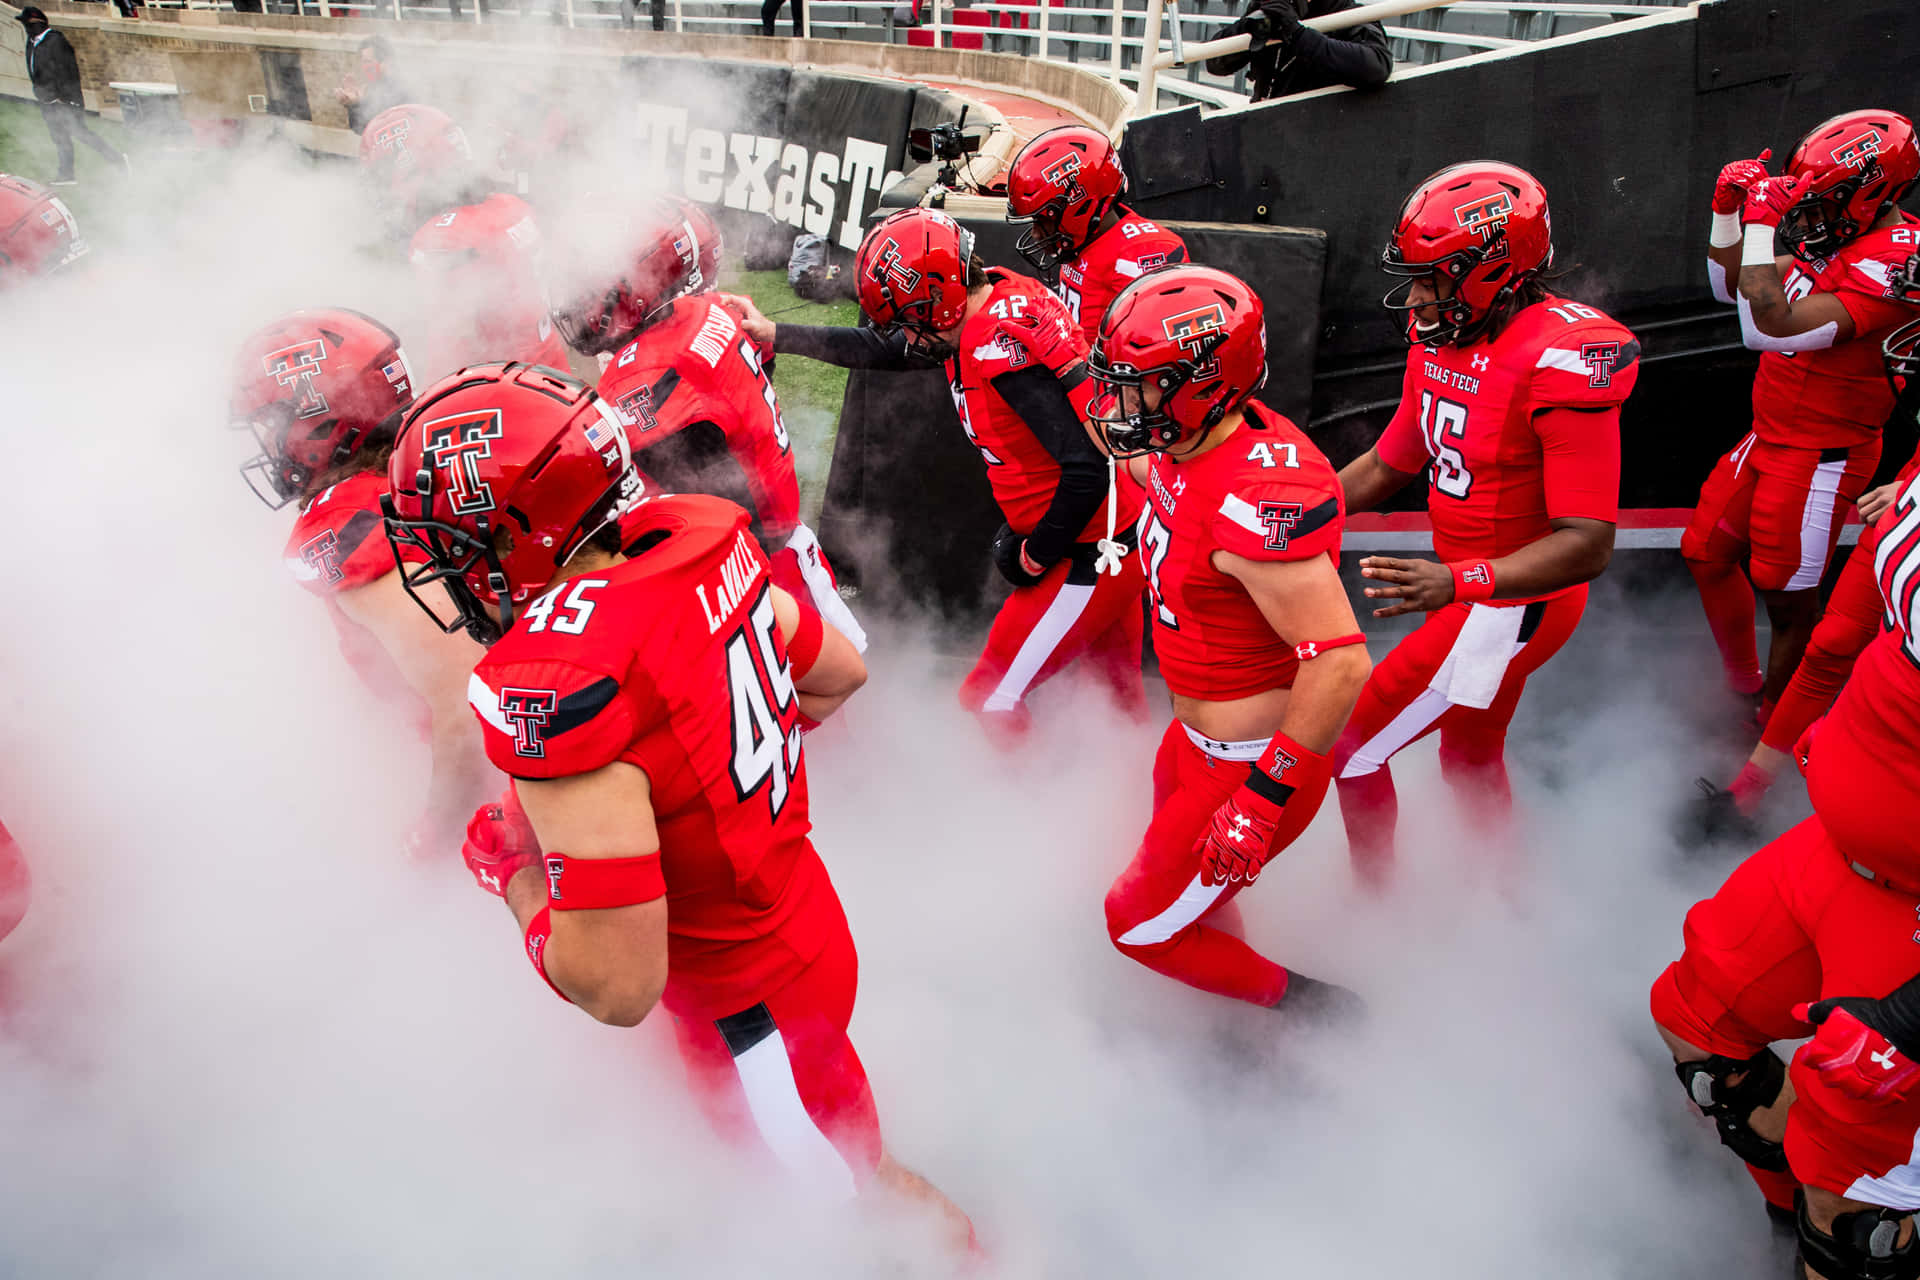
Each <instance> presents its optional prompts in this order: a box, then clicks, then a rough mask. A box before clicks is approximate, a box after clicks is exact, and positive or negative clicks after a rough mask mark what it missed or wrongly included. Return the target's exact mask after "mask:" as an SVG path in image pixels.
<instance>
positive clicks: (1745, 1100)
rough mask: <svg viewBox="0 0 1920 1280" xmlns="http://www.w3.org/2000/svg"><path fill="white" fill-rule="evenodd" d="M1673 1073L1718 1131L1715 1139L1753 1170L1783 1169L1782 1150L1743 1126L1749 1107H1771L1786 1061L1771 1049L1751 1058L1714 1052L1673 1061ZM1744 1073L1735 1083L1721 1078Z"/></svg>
mask: <svg viewBox="0 0 1920 1280" xmlns="http://www.w3.org/2000/svg"><path fill="white" fill-rule="evenodd" d="M1673 1070H1674V1074H1675V1075H1677V1076H1679V1077H1680V1087H1681V1088H1683V1089H1685V1090H1686V1091H1687V1096H1688V1097H1689V1098H1691V1099H1693V1105H1694V1106H1696V1107H1698V1108H1700V1114H1701V1115H1703V1116H1706V1117H1708V1118H1710V1119H1711V1120H1712V1121H1713V1123H1714V1127H1715V1128H1717V1129H1719V1130H1720V1143H1721V1145H1722V1146H1724V1147H1726V1148H1727V1149H1728V1150H1730V1151H1732V1152H1733V1154H1735V1155H1737V1156H1739V1157H1740V1158H1741V1159H1742V1160H1745V1161H1746V1162H1747V1163H1748V1164H1750V1165H1752V1166H1753V1167H1754V1168H1756V1169H1765V1170H1768V1171H1769V1172H1771V1173H1785V1172H1786V1170H1787V1151H1786V1148H1785V1147H1783V1146H1781V1145H1780V1144H1779V1143H1777V1142H1770V1141H1768V1140H1767V1139H1765V1138H1763V1137H1761V1136H1760V1135H1759V1134H1757V1133H1755V1132H1754V1131H1753V1127H1752V1126H1751V1125H1750V1124H1748V1123H1747V1122H1748V1120H1750V1119H1751V1118H1752V1116H1753V1113H1754V1112H1755V1111H1758V1110H1759V1109H1760V1108H1761V1107H1767V1106H1772V1105H1773V1103H1774V1101H1775V1100H1776V1099H1777V1098H1779V1096H1780V1089H1781V1086H1783V1085H1784V1084H1786V1081H1787V1064H1786V1063H1784V1062H1782V1061H1780V1059H1779V1058H1778V1057H1777V1056H1776V1055H1775V1054H1774V1052H1773V1050H1771V1049H1762V1050H1761V1051H1760V1052H1758V1053H1756V1054H1754V1055H1753V1056H1752V1057H1751V1058H1744V1059H1742V1058H1727V1057H1723V1056H1721V1055H1720V1054H1717V1053H1716V1054H1714V1055H1713V1056H1712V1057H1710V1058H1708V1059H1706V1060H1705V1061H1704V1062H1676V1063H1675V1064H1674V1066H1673ZM1743 1071H1744V1072H1745V1073H1746V1079H1744V1080H1742V1081H1741V1082H1740V1083H1739V1084H1736V1085H1729V1084H1728V1083H1727V1077H1728V1076H1731V1075H1738V1074H1740V1073H1741V1072H1743Z"/></svg>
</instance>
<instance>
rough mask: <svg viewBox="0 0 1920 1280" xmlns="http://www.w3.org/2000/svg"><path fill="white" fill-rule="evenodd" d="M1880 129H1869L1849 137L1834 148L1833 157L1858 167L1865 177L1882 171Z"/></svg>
mask: <svg viewBox="0 0 1920 1280" xmlns="http://www.w3.org/2000/svg"><path fill="white" fill-rule="evenodd" d="M1880 142H1881V138H1880V131H1879V130H1878V129H1868V130H1867V131H1866V132H1865V133H1863V134H1861V135H1860V136H1859V137H1857V138H1849V139H1847V140H1846V141H1845V142H1843V143H1841V144H1840V145H1839V146H1837V147H1835V148H1834V149H1833V158H1834V159H1835V160H1838V161H1839V162H1840V163H1841V164H1843V165H1845V166H1847V168H1849V169H1857V170H1859V172H1860V175H1861V176H1862V177H1864V178H1873V177H1877V176H1879V173H1880Z"/></svg>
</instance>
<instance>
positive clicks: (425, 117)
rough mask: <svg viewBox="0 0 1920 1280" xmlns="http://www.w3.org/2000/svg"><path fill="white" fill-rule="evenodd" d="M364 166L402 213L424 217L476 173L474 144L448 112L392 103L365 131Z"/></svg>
mask: <svg viewBox="0 0 1920 1280" xmlns="http://www.w3.org/2000/svg"><path fill="white" fill-rule="evenodd" d="M360 169H361V172H362V173H363V174H365V175H366V178H367V181H368V182H370V183H371V184H372V186H373V188H374V190H375V191H376V192H377V193H378V195H379V198H380V199H382V200H383V201H385V202H387V203H388V204H389V205H390V206H391V207H392V209H393V211H394V213H395V215H396V216H401V217H406V218H416V217H424V216H425V214H426V213H427V212H428V211H429V209H430V208H431V206H433V205H435V204H437V203H439V202H441V201H443V200H445V199H448V198H450V197H451V194H452V193H453V192H456V191H458V190H459V189H460V188H461V187H463V186H465V185H467V184H468V183H469V182H471V181H472V180H473V179H474V177H475V169H474V164H473V148H472V147H471V146H469V145H468V143H467V134H466V131H465V130H464V129H462V128H461V127H460V126H459V125H457V124H455V123H454V122H453V119H452V117H450V116H448V115H447V113H446V112H444V111H440V110H437V109H435V108H433V107H425V106H421V105H420V104H419V103H402V104H401V105H399V106H397V107H388V108H387V109H386V110H385V111H382V112H381V113H380V114H379V115H377V116H375V117H374V118H373V119H372V120H370V121H368V122H367V127H366V130H365V131H364V132H363V133H361V135H360Z"/></svg>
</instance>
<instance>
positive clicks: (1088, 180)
mask: <svg viewBox="0 0 1920 1280" xmlns="http://www.w3.org/2000/svg"><path fill="white" fill-rule="evenodd" d="M1126 194H1127V175H1126V173H1125V171H1124V170H1122V169H1121V168H1120V154H1119V152H1118V151H1116V150H1115V149H1114V145H1113V143H1112V141H1111V140H1110V139H1108V137H1107V135H1106V134H1104V133H1102V132H1100V131H1099V130H1098V129H1090V128H1088V127H1087V126H1086V125H1083V124H1069V125H1062V126H1060V127H1059V128H1058V129H1049V130H1047V131H1046V132H1045V133H1042V134H1038V135H1036V136H1035V137H1034V138H1033V140H1032V141H1030V142H1028V143H1027V145H1026V146H1024V147H1022V148H1020V154H1019V155H1017V156H1015V157H1014V158H1013V163H1012V165H1010V166H1008V168H1007V221H1009V222H1018V223H1025V224H1026V226H1027V230H1026V231H1025V233H1023V234H1022V235H1021V237H1020V241H1019V243H1018V244H1016V245H1015V246H1014V247H1015V248H1016V249H1018V250H1019V251H1020V256H1021V257H1023V258H1025V259H1026V260H1027V261H1028V262H1031V263H1032V264H1033V269H1034V270H1035V271H1037V272H1039V273H1040V278H1041V279H1042V280H1044V281H1046V282H1047V283H1048V285H1049V286H1050V287H1051V288H1052V289H1053V291H1054V293H1056V294H1058V295H1059V297H1060V301H1062V302H1064V303H1066V304H1067V310H1068V311H1069V312H1071V313H1072V315H1073V318H1074V319H1075V320H1076V321H1078V322H1079V325H1080V331H1081V332H1082V333H1083V334H1085V335H1086V339H1087V343H1088V345H1089V346H1091V345H1092V344H1093V341H1094V339H1095V337H1096V336H1097V335H1098V334H1099V332H1100V317H1102V316H1104V315H1106V313H1107V307H1108V306H1109V305H1110V304H1111V303H1112V302H1113V300H1114V298H1115V297H1116V296H1117V295H1118V294H1119V292H1120V291H1121V290H1122V289H1124V288H1126V287H1127V286H1128V285H1130V284H1132V283H1133V282H1134V281H1135V280H1138V279H1139V278H1140V277H1141V276H1143V275H1145V274H1146V273H1147V272H1149V271H1151V270H1153V269H1154V268H1155V267H1160V266H1165V265H1167V264H1168V263H1178V262H1185V261H1186V260H1187V246H1186V243H1185V242H1184V241H1183V240H1181V239H1180V237H1179V236H1177V235H1175V234H1174V233H1173V232H1171V231H1168V230H1167V229H1166V228H1165V227H1162V226H1159V225H1158V224H1156V223H1153V222H1150V221H1148V220H1147V219H1146V218H1143V217H1141V216H1140V215H1139V214H1137V213H1135V212H1134V211H1133V210H1131V209H1129V208H1127V206H1126V205H1124V204H1122V203H1120V198H1121V197H1122V196H1124V195H1126Z"/></svg>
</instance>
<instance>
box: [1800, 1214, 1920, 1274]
mask: <svg viewBox="0 0 1920 1280" xmlns="http://www.w3.org/2000/svg"><path fill="white" fill-rule="evenodd" d="M1906 1216H1907V1215H1906V1214H1905V1213H1903V1212H1902V1211H1900V1210H1898V1209H1858V1210H1855V1211H1854V1212H1853V1213H1843V1214H1841V1215H1840V1216H1839V1217H1837V1218H1835V1219H1834V1220H1833V1234H1832V1235H1828V1234H1827V1233H1826V1232H1824V1231H1822V1230H1820V1228H1818V1227H1816V1226H1814V1225H1813V1220H1812V1219H1811V1218H1809V1217H1808V1216H1807V1206H1806V1202H1805V1201H1804V1200H1803V1201H1802V1202H1801V1204H1800V1256H1801V1258H1803V1259H1804V1260H1805V1261H1806V1264H1807V1265H1808V1266H1809V1267H1812V1268H1813V1269H1814V1270H1815V1271H1817V1272H1819V1273H1820V1274H1821V1275H1823V1276H1825V1277H1826V1278H1827V1280H1920V1235H1916V1236H1914V1237H1913V1238H1912V1239H1910V1240H1908V1241H1907V1242H1906V1243H1905V1244H1895V1243H1894V1242H1895V1241H1897V1240H1898V1239H1899V1238H1900V1221H1901V1219H1903V1218H1905V1217H1906Z"/></svg>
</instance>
